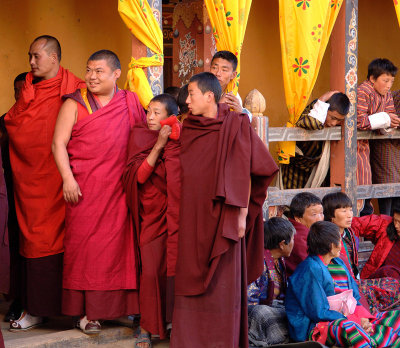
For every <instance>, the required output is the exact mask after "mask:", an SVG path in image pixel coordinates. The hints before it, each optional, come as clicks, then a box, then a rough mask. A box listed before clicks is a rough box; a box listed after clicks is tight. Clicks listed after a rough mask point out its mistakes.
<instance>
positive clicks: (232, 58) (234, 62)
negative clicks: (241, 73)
mask: <svg viewBox="0 0 400 348" xmlns="http://www.w3.org/2000/svg"><path fill="white" fill-rule="evenodd" d="M217 58H221V59H225V60H227V61H228V62H230V63H231V64H232V68H233V71H236V69H237V65H238V59H237V57H236V56H235V55H234V54H233V53H232V52H230V51H218V52H217V53H215V54H214V57H212V59H211V65H212V62H213V61H214V59H217Z"/></svg>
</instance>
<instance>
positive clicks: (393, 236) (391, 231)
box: [386, 203, 400, 242]
mask: <svg viewBox="0 0 400 348" xmlns="http://www.w3.org/2000/svg"><path fill="white" fill-rule="evenodd" d="M395 213H396V214H400V205H399V204H396V203H395V205H394V207H393V214H392V215H393V218H394V214H395ZM386 233H387V235H388V238H389V240H390V241H391V242H394V241H396V240H398V239H400V237H399V234H398V233H397V230H396V227H394V222H393V220H392V222H391V223H390V224H389V225H388V226H387V227H386Z"/></svg>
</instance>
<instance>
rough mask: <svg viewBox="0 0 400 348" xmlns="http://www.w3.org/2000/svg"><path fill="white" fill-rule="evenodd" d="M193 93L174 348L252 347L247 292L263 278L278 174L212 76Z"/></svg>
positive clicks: (193, 82)
mask: <svg viewBox="0 0 400 348" xmlns="http://www.w3.org/2000/svg"><path fill="white" fill-rule="evenodd" d="M188 91H189V96H188V99H187V103H188V106H189V110H190V112H191V114H190V115H189V117H188V118H187V119H186V120H185V121H184V123H183V131H182V136H181V146H182V148H181V167H182V193H181V210H180V227H179V232H178V260H177V265H176V277H175V307H174V315H173V321H172V336H171V347H174V348H178V347H191V348H196V347H199V348H200V347H224V348H229V347H232V348H236V347H239V346H240V347H247V346H248V335H247V326H248V323H247V285H248V284H249V283H251V282H253V281H255V280H256V279H257V278H258V277H259V276H260V274H261V273H262V271H263V252H264V251H263V214H262V204H263V203H264V200H265V197H266V190H267V187H268V185H269V183H270V182H271V180H272V178H273V176H274V175H275V174H276V172H277V170H278V168H277V166H276V164H275V162H274V161H273V160H272V158H271V155H270V154H269V152H268V150H267V148H266V146H265V145H264V144H263V143H262V141H261V140H260V138H259V137H258V136H257V134H256V133H255V132H254V130H253V129H252V128H251V126H250V123H249V118H248V116H247V115H245V114H238V113H236V112H233V111H229V107H228V106H227V105H226V104H217V103H218V101H219V99H220V97H221V86H220V84H219V82H218V80H217V78H216V77H215V76H214V75H213V74H211V73H207V72H204V73H200V74H198V75H195V76H193V77H192V78H191V79H190V82H189V88H188Z"/></svg>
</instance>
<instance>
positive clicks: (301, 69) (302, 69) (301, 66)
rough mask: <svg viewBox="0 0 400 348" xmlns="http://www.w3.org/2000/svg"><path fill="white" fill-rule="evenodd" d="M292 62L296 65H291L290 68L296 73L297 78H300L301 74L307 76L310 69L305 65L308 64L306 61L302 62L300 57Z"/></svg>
mask: <svg viewBox="0 0 400 348" xmlns="http://www.w3.org/2000/svg"><path fill="white" fill-rule="evenodd" d="M294 61H295V62H296V64H293V65H292V68H294V72H295V73H297V72H298V76H299V77H300V76H301V73H303V74H307V73H308V71H307V70H308V69H310V66H309V65H306V64H307V63H308V59H306V60H304V61H303V57H300V58H299V59H297V58H295V59H294Z"/></svg>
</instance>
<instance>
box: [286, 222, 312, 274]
mask: <svg viewBox="0 0 400 348" xmlns="http://www.w3.org/2000/svg"><path fill="white" fill-rule="evenodd" d="M289 221H290V222H291V223H292V225H293V226H294V228H295V229H296V234H295V235H294V245H293V250H292V252H291V254H290V256H289V257H288V258H286V260H285V261H286V273H287V275H288V277H289V276H291V275H292V274H293V272H294V270H295V269H296V267H297V266H298V265H299V264H300V263H301V262H302V261H304V260H305V259H306V258H307V256H308V254H307V236H308V232H309V231H310V229H309V228H308V227H307V226H305V225H303V224H302V223H300V222H297V221H296V220H294V219H291V218H289Z"/></svg>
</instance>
